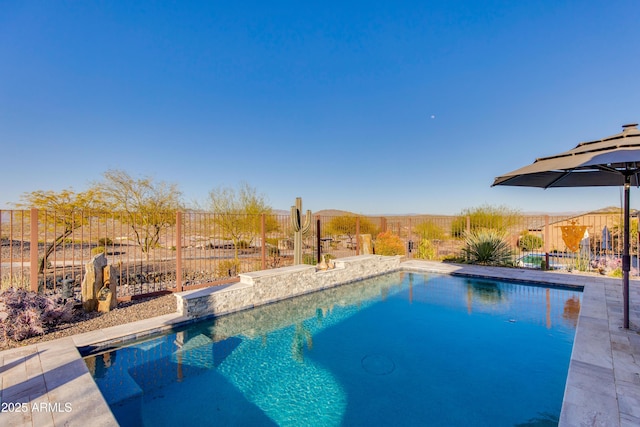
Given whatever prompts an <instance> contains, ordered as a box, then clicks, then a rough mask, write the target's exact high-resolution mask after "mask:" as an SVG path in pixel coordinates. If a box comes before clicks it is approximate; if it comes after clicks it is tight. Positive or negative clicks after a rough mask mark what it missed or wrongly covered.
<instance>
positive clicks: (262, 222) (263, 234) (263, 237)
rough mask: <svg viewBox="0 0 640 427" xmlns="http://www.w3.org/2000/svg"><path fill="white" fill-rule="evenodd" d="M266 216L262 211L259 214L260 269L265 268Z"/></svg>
mask: <svg viewBox="0 0 640 427" xmlns="http://www.w3.org/2000/svg"><path fill="white" fill-rule="evenodd" d="M265 224H266V216H265V213H264V212H262V214H261V215H260V239H261V240H262V269H263V270H266V269H267V242H266V240H267V232H266V226H265Z"/></svg>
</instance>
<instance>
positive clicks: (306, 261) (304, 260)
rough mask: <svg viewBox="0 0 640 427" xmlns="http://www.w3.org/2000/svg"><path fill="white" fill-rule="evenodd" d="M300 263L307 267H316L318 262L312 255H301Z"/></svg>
mask: <svg viewBox="0 0 640 427" xmlns="http://www.w3.org/2000/svg"><path fill="white" fill-rule="evenodd" d="M302 263H303V264H308V265H316V264H317V263H318V260H317V259H316V256H315V255H313V254H302Z"/></svg>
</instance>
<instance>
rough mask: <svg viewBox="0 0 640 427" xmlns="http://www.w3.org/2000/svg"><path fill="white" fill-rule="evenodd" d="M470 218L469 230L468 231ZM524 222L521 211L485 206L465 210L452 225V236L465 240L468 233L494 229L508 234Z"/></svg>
mask: <svg viewBox="0 0 640 427" xmlns="http://www.w3.org/2000/svg"><path fill="white" fill-rule="evenodd" d="M467 218H469V230H467ZM521 220H522V214H521V213H520V211H518V210H515V209H511V208H509V207H507V206H490V205H483V206H480V207H477V208H467V209H464V210H463V211H462V212H461V213H460V214H458V216H457V217H456V218H455V219H454V220H453V222H452V223H451V235H452V236H454V237H462V238H464V236H465V233H466V232H467V231H474V230H478V229H483V228H486V229H493V230H498V231H500V232H507V231H508V230H509V228H511V227H514V226H516V225H517V224H519V223H520V222H521Z"/></svg>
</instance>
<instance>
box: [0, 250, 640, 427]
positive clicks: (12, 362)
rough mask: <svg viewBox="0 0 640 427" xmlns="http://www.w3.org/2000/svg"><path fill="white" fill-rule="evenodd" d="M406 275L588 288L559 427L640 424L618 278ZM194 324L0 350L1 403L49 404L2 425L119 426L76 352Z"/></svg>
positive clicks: (442, 267)
mask: <svg viewBox="0 0 640 427" xmlns="http://www.w3.org/2000/svg"><path fill="white" fill-rule="evenodd" d="M400 271H418V272H431V273H442V274H455V275H465V276H472V277H488V278H495V279H505V280H513V281H522V282H537V283H547V284H555V285H560V286H579V287H583V289H584V295H583V303H582V309H581V311H580V316H579V320H578V328H577V330H576V338H575V340H574V348H573V352H572V356H571V362H570V367H569V374H568V378H567V384H566V388H565V396H564V402H563V407H562V414H561V418H560V425H561V426H563V427H565V426H578V425H607V426H609V425H610V426H627V425H640V414H639V413H637V411H639V410H640V409H639V408H640V388H639V387H638V385H639V384H640V370H638V364H637V362H640V335H638V333H637V332H636V331H633V330H632V331H624V330H622V329H621V328H619V326H621V325H622V319H621V289H619V288H621V286H620V280H619V279H611V278H605V277H599V276H586V275H578V274H563V273H553V272H541V271H534V270H521V269H510V268H496V267H482V266H471V265H456V264H443V263H439V262H428V261H415V260H410V261H405V262H402V263H400ZM616 285H617V286H616ZM632 285H633V286H632V290H633V293H632V302H634V303H635V302H636V301H638V300H639V299H640V295H639V292H638V282H636V281H634V282H633V283H632ZM618 306H619V307H618ZM638 311H639V310H638V305H637V303H636V304H635V305H632V316H631V321H632V326H634V327H637V325H638V324H640V320H639V319H638V314H639V313H638ZM198 320H200V319H198ZM192 321H194V319H192V318H187V317H185V316H181V315H180V314H179V313H176V314H170V315H165V316H160V317H156V318H152V319H147V320H143V321H140V322H135V323H131V324H127V325H121V326H116V327H112V328H106V329H104V330H100V331H93V332H88V333H85V334H81V335H76V336H74V337H68V338H62V339H58V340H53V341H48V342H44V343H42V344H36V345H31V346H27V347H20V348H16V349H11V350H6V351H3V352H0V375H1V376H2V377H1V380H2V383H1V384H0V389H1V394H0V399H1V401H2V402H26V403H27V404H28V405H31V404H32V403H36V404H40V403H45V404H49V406H48V407H47V409H49V410H45V411H39V412H38V411H26V412H16V411H13V412H6V411H5V412H2V413H0V422H2V424H3V425H10V426H13V425H15V426H23V425H36V426H40V425H85V424H86V423H87V421H88V420H90V421H91V424H92V425H105V426H107V425H117V422H116V421H115V418H113V415H112V414H111V411H110V409H109V407H108V405H107V403H106V401H105V400H104V397H103V396H102V394H101V393H100V391H99V389H98V387H97V385H96V384H95V382H94V381H93V378H92V377H91V375H90V373H89V370H88V368H87V366H86V364H85V363H84V361H83V359H82V356H81V355H80V352H79V350H78V348H83V347H87V346H92V345H96V344H100V343H105V342H113V343H115V342H123V341H124V340H130V339H136V338H140V337H142V336H145V335H149V334H153V333H156V332H161V331H162V330H165V329H168V328H172V327H176V326H178V325H181V324H184V323H185V322H187V323H190V322H192ZM618 324H619V325H618ZM607 338H608V339H607ZM603 341H604V342H605V343H604V345H603V343H602V342H603ZM636 359H638V360H636ZM614 368H615V369H614ZM9 399H12V400H9ZM66 403H71V408H72V410H71V411H65V404H66ZM56 405H57V406H56ZM56 410H58V411H56Z"/></svg>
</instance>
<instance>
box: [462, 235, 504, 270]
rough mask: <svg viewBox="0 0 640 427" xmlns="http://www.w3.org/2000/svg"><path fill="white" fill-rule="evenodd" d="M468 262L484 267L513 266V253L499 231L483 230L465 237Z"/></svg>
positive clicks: (465, 251)
mask: <svg viewBox="0 0 640 427" xmlns="http://www.w3.org/2000/svg"><path fill="white" fill-rule="evenodd" d="M464 239H465V248H463V251H464V253H465V254H466V256H467V262H469V263H471V264H482V265H503V266H504V265H511V264H512V263H513V261H512V256H511V255H512V251H511V247H510V246H509V243H507V241H506V240H505V235H504V233H503V232H501V231H499V230H494V229H491V228H481V229H477V230H472V231H470V232H468V233H465V235H464Z"/></svg>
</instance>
